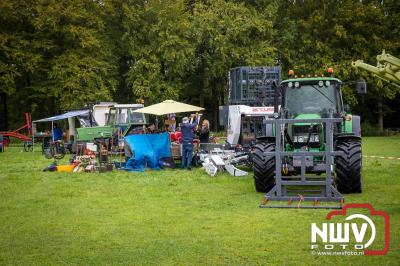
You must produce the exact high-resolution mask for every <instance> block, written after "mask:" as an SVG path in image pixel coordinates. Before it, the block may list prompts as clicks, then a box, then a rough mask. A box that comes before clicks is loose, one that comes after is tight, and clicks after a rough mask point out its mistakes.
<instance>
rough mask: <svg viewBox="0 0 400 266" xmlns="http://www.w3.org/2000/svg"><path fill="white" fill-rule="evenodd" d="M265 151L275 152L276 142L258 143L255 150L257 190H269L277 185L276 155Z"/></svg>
mask: <svg viewBox="0 0 400 266" xmlns="http://www.w3.org/2000/svg"><path fill="white" fill-rule="evenodd" d="M264 152H275V143H258V144H256V145H255V146H254V151H253V156H252V159H253V171H254V185H255V188H256V191H257V192H268V191H270V190H271V189H272V188H273V187H274V185H275V156H273V155H272V156H267V155H265V154H264Z"/></svg>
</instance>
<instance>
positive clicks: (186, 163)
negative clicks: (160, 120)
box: [181, 115, 198, 170]
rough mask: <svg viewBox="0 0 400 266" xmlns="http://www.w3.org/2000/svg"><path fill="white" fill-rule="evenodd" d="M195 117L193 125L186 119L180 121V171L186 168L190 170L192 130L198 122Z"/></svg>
mask: <svg viewBox="0 0 400 266" xmlns="http://www.w3.org/2000/svg"><path fill="white" fill-rule="evenodd" d="M197 119H198V116H197V115H196V117H195V119H194V121H193V123H190V120H189V118H188V117H184V118H183V119H182V124H181V131H182V169H184V168H187V169H188V170H191V169H192V168H191V165H192V157H193V139H194V132H193V129H194V128H195V127H196V125H197V123H198V121H197Z"/></svg>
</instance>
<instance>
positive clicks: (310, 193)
mask: <svg viewBox="0 0 400 266" xmlns="http://www.w3.org/2000/svg"><path fill="white" fill-rule="evenodd" d="M342 121H343V120H342V119H341V118H320V119H274V120H266V123H272V124H274V126H275V130H276V132H275V133H276V134H275V145H276V147H275V152H266V153H265V155H267V156H275V186H274V187H273V188H272V189H271V190H270V191H269V192H268V193H267V194H266V195H265V198H264V201H263V204H261V205H260V207H261V208H315V209H321V208H323V209H341V208H342V204H343V202H344V197H343V195H342V194H341V193H340V192H339V191H338V190H337V189H336V188H335V187H334V186H333V181H334V180H333V175H334V173H333V164H334V157H335V156H342V155H344V154H343V152H341V151H335V150H334V148H333V125H334V124H335V123H340V122H342ZM294 123H310V124H311V123H313V124H322V125H323V128H324V129H325V146H326V148H325V151H320V152H314V151H306V150H304V151H297V152H296V151H291V152H286V151H284V147H283V143H282V135H283V133H284V128H285V125H286V124H294ZM315 156H320V157H322V158H325V160H322V162H321V163H320V164H318V165H315V167H319V168H320V169H325V176H322V175H321V176H318V175H310V173H308V172H307V168H310V163H311V164H313V158H315ZM283 158H285V159H286V160H287V159H289V158H292V159H294V158H296V160H299V159H300V162H301V165H300V175H294V176H290V175H288V176H286V175H285V176H282V170H283V169H284V168H285V166H284V163H283V162H282V159H283ZM285 172H286V174H287V168H286V170H285ZM310 188H311V189H310ZM270 201H279V202H283V201H287V204H286V205H270V204H268V203H269V202H270ZM296 202H297V204H295V203H296ZM304 202H311V203H312V205H310V206H308V205H304V206H303V205H302V204H303V203H304ZM321 202H330V203H338V204H336V205H326V206H322V205H320V203H321Z"/></svg>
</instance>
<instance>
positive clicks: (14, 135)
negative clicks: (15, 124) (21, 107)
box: [0, 113, 32, 147]
mask: <svg viewBox="0 0 400 266" xmlns="http://www.w3.org/2000/svg"><path fill="white" fill-rule="evenodd" d="M25 128H26V129H28V135H24V134H21V133H18V132H19V131H21V130H23V129H25ZM0 135H3V145H4V146H5V147H7V146H8V144H10V137H11V138H16V139H19V140H22V141H30V140H32V138H31V137H30V136H32V124H31V117H30V115H29V113H25V125H23V126H21V127H19V128H17V129H16V130H12V131H0Z"/></svg>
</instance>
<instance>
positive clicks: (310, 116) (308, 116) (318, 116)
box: [293, 114, 321, 126]
mask: <svg viewBox="0 0 400 266" xmlns="http://www.w3.org/2000/svg"><path fill="white" fill-rule="evenodd" d="M319 118H321V116H320V115H319V114H300V115H298V116H296V118H295V119H319ZM309 124H310V123H295V124H293V125H296V126H307V125H309Z"/></svg>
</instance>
